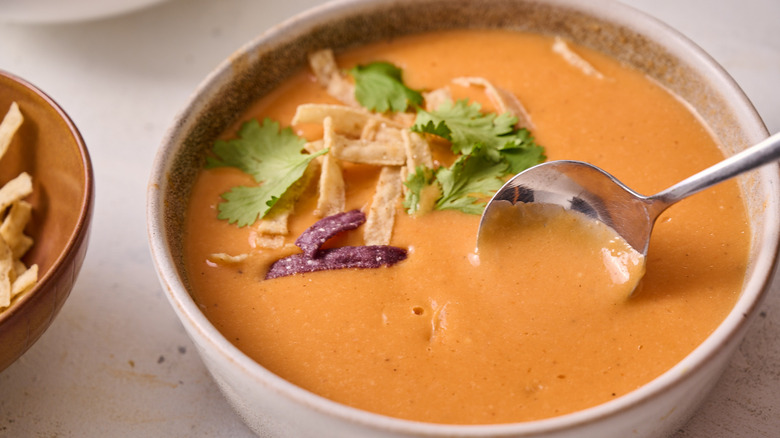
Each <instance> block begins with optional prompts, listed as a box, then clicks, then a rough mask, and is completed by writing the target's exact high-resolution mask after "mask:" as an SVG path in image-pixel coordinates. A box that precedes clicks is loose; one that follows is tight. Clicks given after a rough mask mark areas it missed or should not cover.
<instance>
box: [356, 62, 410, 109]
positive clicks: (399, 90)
mask: <svg viewBox="0 0 780 438" xmlns="http://www.w3.org/2000/svg"><path fill="white" fill-rule="evenodd" d="M349 74H350V75H352V77H353V78H355V98H356V99H357V101H358V102H360V104H361V105H363V106H364V107H366V108H368V109H369V110H372V111H377V112H380V113H383V112H386V111H389V110H392V111H395V112H403V111H406V109H407V108H409V105H410V104H414V105H421V104H422V101H423V97H422V94H420V92H419V91H416V90H412V89H411V88H409V87H407V86H406V85H405V84H404V82H403V80H402V79H401V69H400V68H398V67H396V66H394V65H393V64H390V63H389V62H372V63H371V64H368V65H365V66H362V65H358V66H356V67H354V68H352V69H350V70H349Z"/></svg>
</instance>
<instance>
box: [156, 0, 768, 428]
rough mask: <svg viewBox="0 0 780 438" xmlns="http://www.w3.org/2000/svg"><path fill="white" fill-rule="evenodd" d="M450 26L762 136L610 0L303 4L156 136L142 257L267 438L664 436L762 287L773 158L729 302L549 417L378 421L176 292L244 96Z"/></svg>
mask: <svg viewBox="0 0 780 438" xmlns="http://www.w3.org/2000/svg"><path fill="white" fill-rule="evenodd" d="M462 27H504V28H513V29H519V30H527V31H532V32H539V33H543V34H554V35H561V36H564V37H566V38H568V39H571V40H574V41H577V42H579V43H580V44H584V45H586V46H589V47H592V48H595V49H597V50H600V51H602V52H605V53H607V54H609V55H611V56H613V57H614V58H617V59H619V60H621V61H622V62H625V63H627V64H629V65H632V66H634V67H635V68H638V69H640V70H642V71H644V72H646V73H647V74H648V75H649V76H651V77H653V78H654V79H655V80H657V81H658V82H660V83H661V84H662V85H664V86H666V87H667V88H669V89H671V90H672V91H673V92H675V93H676V94H678V95H679V96H681V97H682V98H683V99H685V100H686V101H688V102H689V103H690V105H691V106H692V107H693V108H694V109H695V110H696V111H698V113H699V114H700V115H701V117H702V118H703V119H704V120H705V122H706V123H707V124H708V125H709V126H711V127H712V129H713V131H714V133H715V135H716V136H717V137H718V138H719V139H720V141H721V142H722V144H724V145H727V146H726V147H727V149H728V150H726V151H725V152H726V153H727V154H732V153H734V152H735V151H738V150H741V149H743V148H745V147H747V146H749V145H751V144H753V143H756V142H758V141H760V140H761V139H763V138H765V137H766V136H767V131H766V128H765V127H764V125H763V123H762V122H761V119H760V118H759V117H758V115H757V114H756V112H755V110H754V109H753V107H752V105H751V104H750V102H749V101H748V100H747V98H746V97H745V95H744V94H743V93H742V91H741V90H740V89H739V87H738V86H737V85H736V84H735V83H734V81H733V80H732V79H731V78H730V77H729V76H728V75H727V74H726V73H725V72H724V71H723V70H722V69H721V68H720V67H719V66H718V65H717V64H716V63H715V62H714V61H713V60H712V59H711V58H710V57H709V56H708V55H706V54H705V53H704V52H703V51H702V50H701V49H699V48H698V47H697V46H696V45H694V44H693V43H691V42H690V41H688V40H687V39H686V38H684V37H683V36H681V35H680V34H679V33H677V32H675V31H674V30H672V29H670V28H669V27H667V26H665V25H664V24H662V23H660V22H658V21H656V20H654V19H652V18H650V17H648V16H646V15H644V14H642V13H640V12H638V11H635V10H633V9H631V8H629V7H627V6H624V5H622V4H619V3H616V2H611V1H591V2H581V1H578V0H548V1H542V0H494V1H479V0H377V1H370V2H361V1H341V2H337V3H331V4H329V5H326V6H323V7H320V8H316V9H314V10H311V11H309V12H307V13H304V14H302V15H300V16H298V17H295V18H293V19H291V20H289V21H287V22H285V23H283V24H281V25H280V26H277V27H275V28H273V29H272V30H270V31H269V32H267V33H265V34H264V35H262V36H260V37H259V38H257V39H255V40H254V41H252V42H250V43H249V44H247V45H246V46H244V47H243V48H241V49H240V50H239V51H238V52H237V53H235V54H234V55H233V56H232V57H231V58H230V59H229V60H227V61H225V62H224V63H223V64H222V65H220V66H219V67H218V68H217V69H216V70H215V71H214V72H213V73H212V74H211V75H210V76H209V77H208V78H207V79H206V80H205V82H203V84H202V85H201V86H200V87H199V88H198V90H197V91H196V93H195V94H194V96H193V97H192V100H191V101H190V102H189V103H188V104H187V106H186V108H185V110H184V111H183V112H182V113H181V114H180V115H179V116H178V118H177V119H176V121H175V122H174V124H173V126H172V128H171V129H170V131H169V132H168V133H167V135H166V137H165V139H164V141H163V144H162V146H161V148H160V150H159V153H158V155H157V157H156V160H155V164H154V168H153V173H152V177H151V182H150V185H149V193H148V212H147V214H148V227H149V239H150V243H151V248H152V253H153V257H154V260H155V263H156V264H157V268H158V272H159V275H160V279H161V282H162V285H163V287H164V288H165V291H166V294H167V296H168V298H169V299H170V302H171V304H172V305H173V307H174V309H175V310H176V313H177V314H178V316H179V317H180V318H181V321H182V324H184V327H185V328H186V330H187V332H188V333H189V335H190V336H191V337H192V339H193V341H194V343H195V344H196V345H197V348H198V351H199V353H200V354H201V357H202V359H203V361H204V362H205V364H206V366H207V367H208V369H209V370H210V372H211V374H212V375H213V377H214V379H215V380H216V382H217V383H218V385H219V387H220V388H221V389H222V391H223V392H224V394H225V396H226V397H227V399H228V400H229V402H230V403H231V404H232V406H233V407H234V408H235V410H236V411H237V412H238V413H239V414H240V415H241V417H242V418H243V419H244V421H245V422H246V423H247V424H248V425H249V427H251V428H252V429H253V430H254V431H255V432H257V433H258V434H259V435H261V436H274V437H283V436H290V437H340V438H341V437H365V436H377V437H411V436H415V437H420V436H426V437H444V436H459V437H487V436H491V437H494V436H500V437H520V436H522V437H529V436H534V437H537V436H544V437H583V436H598V437H626V436H632V437H649V436H660V435H664V434H668V433H669V432H671V431H673V430H675V429H676V428H678V427H679V426H680V425H681V424H682V423H683V422H684V421H685V420H686V419H687V418H688V417H689V416H690V415H691V414H692V412H693V411H694V409H695V408H696V407H697V405H698V404H699V403H700V402H701V401H702V399H703V398H704V396H705V395H706V394H707V392H708V391H709V390H710V389H711V388H712V386H713V385H714V384H715V382H716V381H717V380H718V378H719V376H720V374H721V372H722V371H723V369H724V367H725V366H726V364H727V362H728V360H729V358H730V356H731V355H732V353H733V351H734V350H735V348H736V347H737V346H738V345H739V343H740V341H741V339H742V338H743V336H744V334H745V332H746V329H747V327H748V323H749V321H750V320H751V319H752V318H753V316H755V314H756V313H757V309H758V306H759V304H760V302H761V300H762V297H763V295H764V294H765V293H766V291H767V289H768V286H769V280H770V277H771V273H772V269H773V267H774V264H775V259H776V256H777V250H778V227H780V217H779V213H780V211H779V210H780V200H779V199H778V198H779V197H780V191H778V190H777V189H776V188H777V187H778V185H780V181H778V179H779V178H778V168H777V166H776V165H773V166H768V167H764V168H762V169H761V170H760V171H757V172H754V173H752V174H751V175H750V176H749V177H745V178H742V179H741V180H740V184H741V187H742V189H743V192H744V194H745V197H746V201H747V204H748V210H749V216H750V224H751V227H752V231H753V241H752V246H751V252H750V263H749V267H748V274H747V280H746V282H745V285H744V288H743V291H742V294H741V297H740V298H739V300H738V302H737V304H736V306H735V307H734V309H733V310H732V311H731V313H730V314H729V315H728V317H727V318H726V319H725V321H723V323H722V324H721V325H720V326H719V327H718V328H717V329H716V330H715V331H714V332H713V333H712V334H711V335H710V336H709V337H708V338H707V339H706V340H705V342H704V343H702V344H701V346H699V347H698V348H697V349H696V350H695V351H693V352H692V353H691V354H690V355H689V356H687V357H686V358H685V359H683V360H682V361H681V362H680V363H678V364H677V365H676V366H675V367H673V368H672V369H671V370H669V371H668V372H666V373H664V374H663V375H661V376H660V377H658V378H656V379H655V380H653V381H652V382H650V383H648V384H647V385H644V386H643V387H641V388H639V389H637V390H636V391H633V392H631V393H629V394H627V395H625V396H622V397H619V398H617V399H615V400H612V401H610V402H608V403H604V404H602V405H599V406H596V407H593V408H590V409H586V410H583V411H579V412H575V413H572V414H568V415H563V416H560V417H555V418H550V419H545V420H540V421H532V422H524V423H516V424H500V425H484V426H457V425H440V424H426V423H418V422H412V421H406V420H400V419H395V418H389V417H385V416H381V415H376V414H373V413H368V412H364V411H361V410H358V409H354V408H351V407H347V406H344V405H341V404H338V403H335V402H332V401H329V400H327V399H324V398H322V397H319V396H317V395H314V394H312V393H310V392H308V391H305V390H303V389H301V388H298V387H296V386H294V385H292V384H290V383H288V382H287V381H285V380H283V379H281V378H279V377H277V376H276V375H274V374H272V373H271V372H269V371H268V370H266V369H265V368H263V367H262V366H260V365H258V364H257V363H255V362H254V361H253V360H251V359H250V358H249V357H247V356H246V355H244V354H243V353H242V352H241V351H239V350H238V349H237V348H236V347H234V346H233V345H232V344H231V343H230V342H229V341H228V340H226V339H225V338H224V337H223V336H222V335H221V334H220V333H219V332H218V331H217V330H216V329H215V328H214V326H213V325H212V324H211V323H210V322H209V321H208V320H207V319H206V318H205V316H204V315H203V314H202V313H201V311H200V310H199V308H198V306H197V305H196V303H195V302H194V301H193V299H192V297H191V296H190V295H189V293H188V291H187V274H186V272H185V271H184V268H183V265H184V264H183V263H182V248H181V236H182V223H183V214H184V213H183V212H184V211H185V206H186V204H187V199H188V194H189V192H190V188H191V184H192V182H193V179H194V176H195V174H196V172H197V171H198V170H199V169H200V168H201V167H202V163H203V156H204V152H205V150H206V148H207V147H209V146H210V145H211V144H212V142H213V140H214V139H215V138H216V137H217V136H218V135H219V134H220V133H221V132H222V131H223V130H224V129H226V127H227V126H228V125H229V124H231V123H232V122H234V121H235V120H236V118H237V117H240V115H241V114H242V113H243V112H244V110H245V109H246V108H247V107H248V105H249V104H250V103H251V102H253V101H255V100H256V99H258V98H259V97H260V96H263V95H264V94H266V93H267V92H268V91H269V90H271V89H273V88H274V87H275V86H276V85H277V84H279V83H280V82H281V81H283V80H284V78H285V77H287V76H288V75H289V74H291V72H294V71H296V70H299V69H300V68H302V67H303V66H304V65H305V63H306V61H305V56H306V54H307V53H308V52H310V51H312V50H315V49H319V48H323V47H332V48H335V49H339V48H343V47H348V46H354V45H358V44H361V43H364V42H371V41H377V40H381V39H384V38H387V37H389V36H394V35H401V34H406V33H414V32H420V31H426V30H436V29H447V28H462Z"/></svg>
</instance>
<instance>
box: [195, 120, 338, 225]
mask: <svg viewBox="0 0 780 438" xmlns="http://www.w3.org/2000/svg"><path fill="white" fill-rule="evenodd" d="M305 143H306V140H304V139H303V138H301V137H298V136H297V135H295V133H294V132H293V131H292V129H291V128H289V127H288V128H284V129H280V127H279V123H278V122H276V121H274V120H271V119H265V120H264V121H263V124H262V125H261V124H260V123H259V122H258V121H257V120H250V121H248V122H246V123H244V124H243V125H242V126H241V128H240V129H239V131H238V138H236V139H233V140H227V141H225V140H218V141H216V142H215V144H214V147H213V149H212V152H213V154H214V156H209V157H207V158H206V168H215V167H225V166H228V167H236V168H238V169H241V170H242V171H244V172H246V173H248V174H250V175H252V177H253V178H254V180H255V181H256V182H257V183H258V184H259V185H258V186H251V187H247V186H238V187H234V188H232V189H231V190H230V191H228V192H226V193H223V194H222V198H223V199H224V202H220V203H219V205H218V207H217V208H218V210H219V214H218V215H217V217H218V218H219V219H223V220H227V221H228V223H236V224H237V225H238V226H239V227H243V226H246V225H251V224H253V223H254V222H255V221H257V219H258V218H262V217H263V216H265V214H266V213H268V211H269V210H270V209H271V207H273V206H274V205H275V204H276V202H277V201H278V200H279V198H280V197H281V196H282V195H283V194H284V192H286V191H287V189H288V188H289V187H290V186H292V185H293V184H294V183H295V182H296V181H297V180H298V179H299V178H300V177H301V176H302V175H303V172H304V171H305V170H306V167H307V166H308V165H309V162H310V161H311V160H313V159H314V158H315V157H317V156H319V155H322V154H324V153H326V152H327V149H324V150H322V151H319V152H317V153H316V154H303V153H301V151H302V150H303V146H304V144H305Z"/></svg>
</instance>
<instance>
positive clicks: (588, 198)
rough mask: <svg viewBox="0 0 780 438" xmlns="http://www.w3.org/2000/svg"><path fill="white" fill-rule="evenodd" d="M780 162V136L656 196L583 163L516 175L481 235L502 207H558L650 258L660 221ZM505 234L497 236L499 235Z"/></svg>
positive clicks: (490, 210)
mask: <svg viewBox="0 0 780 438" xmlns="http://www.w3.org/2000/svg"><path fill="white" fill-rule="evenodd" d="M778 159H780V133H778V134H775V135H772V136H771V137H768V138H767V139H765V140H763V141H762V142H760V143H758V144H756V145H755V146H752V147H750V148H748V149H745V150H744V151H742V152H740V153H738V154H736V155H734V156H732V157H729V158H727V159H725V160H723V161H721V162H719V163H718V164H716V165H714V166H712V167H709V168H707V169H705V170H703V171H701V172H699V173H697V174H696V175H693V176H691V177H689V178H687V179H685V180H683V181H681V182H679V183H677V184H675V185H673V186H671V187H669V188H668V189H666V190H664V191H662V192H659V193H657V194H655V195H652V196H643V195H640V194H639V193H637V192H635V191H633V190H631V189H630V188H628V187H627V186H626V185H625V184H623V183H621V182H620V181H618V180H617V178H615V177H614V176H612V175H610V174H609V173H607V172H605V171H604V170H602V169H600V168H598V167H596V166H594V165H592V164H588V163H584V162H582V161H567V160H561V161H549V162H547V163H542V164H539V165H537V166H534V167H532V168H530V169H528V170H525V171H524V172H521V173H519V174H517V175H515V176H514V177H513V178H512V179H510V180H509V181H507V182H506V184H504V186H503V187H501V189H499V190H498V192H496V194H495V195H493V198H492V199H491V200H490V201H489V202H488V204H487V205H486V206H485V210H484V211H483V212H482V219H481V221H480V224H479V230H478V232H477V247H479V242H480V237H481V236H482V235H483V233H486V231H485V230H486V227H487V226H489V225H487V226H486V224H488V223H496V222H495V221H490V220H489V219H488V218H489V217H491V216H492V215H494V214H496V211H497V208H496V206H497V205H498V204H499V203H506V202H509V203H511V204H513V205H514V204H518V203H536V204H552V205H557V206H560V207H563V209H564V210H569V211H576V212H579V213H582V214H585V215H586V216H588V217H589V218H591V219H593V220H595V221H599V222H603V223H604V224H606V225H607V226H608V227H610V228H612V229H613V230H614V231H615V232H616V233H617V234H618V235H620V236H621V237H622V238H623V239H624V240H625V241H626V242H627V243H628V244H629V245H631V247H632V248H634V249H635V250H636V251H637V252H639V253H641V254H642V255H643V256H647V248H648V245H649V243H650V234H651V233H652V230H653V225H654V224H655V221H656V219H657V218H658V216H659V215H660V214H661V213H663V211H664V210H666V209H667V208H668V207H669V206H671V205H672V204H674V203H676V202H677V201H680V200H682V199H684V198H686V197H688V196H690V195H693V194H694V193H698V192H700V191H702V190H704V189H706V188H708V187H711V186H713V185H715V184H718V183H720V182H723V181H725V180H728V179H731V178H733V177H735V176H737V175H740V174H742V173H744V172H748V171H750V170H753V169H755V168H757V167H759V166H762V165H764V164H769V163H772V162H774V161H777V160H778ZM496 231H499V230H492V231H491V232H493V233H495V232H496Z"/></svg>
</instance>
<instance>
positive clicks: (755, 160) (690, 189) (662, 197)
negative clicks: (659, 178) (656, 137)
mask: <svg viewBox="0 0 780 438" xmlns="http://www.w3.org/2000/svg"><path fill="white" fill-rule="evenodd" d="M777 160H780V133H777V134H774V135H772V136H770V137H767V138H766V139H764V140H763V141H761V142H760V143H758V144H756V145H755V146H752V147H750V148H748V149H745V150H744V151H742V152H740V153H738V154H736V155H733V156H731V157H729V158H727V159H725V160H723V161H721V162H720V163H718V164H716V165H714V166H712V167H709V168H707V169H704V170H702V171H701V172H699V173H697V174H696V175H693V176H691V177H688V178H687V179H685V180H683V181H681V182H679V183H677V184H675V185H673V186H671V187H669V188H668V189H666V190H664V191H662V192H660V193H657V194H655V195H653V196H651V197H649V198H648V199H649V200H651V201H653V202H658V203H660V204H662V209H665V208H666V207H668V206H670V205H672V204H674V203H675V202H677V201H679V200H681V199H683V198H686V197H688V196H690V195H693V194H694V193H698V192H700V191H702V190H704V189H706V188H708V187H711V186H714V185H715V184H718V183H720V182H723V181H725V180H727V179H731V178H733V177H735V176H737V175H740V174H742V173H744V172H747V171H750V170H753V169H755V168H757V167H760V166H763V165H764V164H768V163H771V162H774V161H777Z"/></svg>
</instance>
